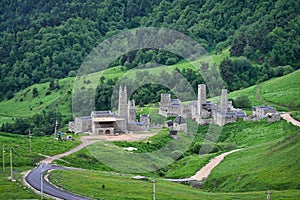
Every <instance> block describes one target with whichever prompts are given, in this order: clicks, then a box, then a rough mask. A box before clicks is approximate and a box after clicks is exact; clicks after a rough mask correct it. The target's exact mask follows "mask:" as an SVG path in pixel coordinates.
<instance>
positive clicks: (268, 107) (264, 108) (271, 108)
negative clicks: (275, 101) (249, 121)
mask: <svg viewBox="0 0 300 200" xmlns="http://www.w3.org/2000/svg"><path fill="white" fill-rule="evenodd" d="M253 108H260V109H263V110H275V108H273V107H271V106H253Z"/></svg>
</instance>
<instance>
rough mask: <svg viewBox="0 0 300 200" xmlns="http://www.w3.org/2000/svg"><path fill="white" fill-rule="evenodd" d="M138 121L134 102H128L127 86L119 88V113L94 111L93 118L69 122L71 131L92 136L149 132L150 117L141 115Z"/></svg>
mask: <svg viewBox="0 0 300 200" xmlns="http://www.w3.org/2000/svg"><path fill="white" fill-rule="evenodd" d="M140 119H141V121H140V122H138V121H137V120H136V108H135V102H134V100H132V101H130V100H129V101H128V99H127V88H126V86H124V87H122V86H120V88H119V104H118V113H113V112H112V111H92V112H91V116H85V117H76V118H75V120H74V121H71V122H69V131H73V132H75V133H84V132H87V133H90V134H91V135H118V134H121V133H128V131H147V130H148V129H149V127H150V116H149V115H141V116H140Z"/></svg>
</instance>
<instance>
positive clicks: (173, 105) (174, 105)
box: [170, 103, 180, 107]
mask: <svg viewBox="0 0 300 200" xmlns="http://www.w3.org/2000/svg"><path fill="white" fill-rule="evenodd" d="M170 106H171V107H180V104H176V103H173V104H171V105H170Z"/></svg>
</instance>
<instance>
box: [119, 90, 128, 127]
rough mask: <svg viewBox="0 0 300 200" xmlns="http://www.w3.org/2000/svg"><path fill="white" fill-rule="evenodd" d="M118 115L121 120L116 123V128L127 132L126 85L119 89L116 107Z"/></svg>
mask: <svg viewBox="0 0 300 200" xmlns="http://www.w3.org/2000/svg"><path fill="white" fill-rule="evenodd" d="M118 115H119V117H120V118H122V119H123V120H122V121H120V122H118V126H119V127H120V128H121V129H122V131H123V132H127V123H128V99H127V88H126V85H125V86H124V87H122V86H121V85H120V88H119V106H118Z"/></svg>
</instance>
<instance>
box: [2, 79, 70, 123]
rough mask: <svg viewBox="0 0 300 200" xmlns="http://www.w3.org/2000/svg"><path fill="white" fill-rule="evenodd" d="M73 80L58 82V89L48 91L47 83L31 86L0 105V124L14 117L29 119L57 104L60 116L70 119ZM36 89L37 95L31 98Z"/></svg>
mask: <svg viewBox="0 0 300 200" xmlns="http://www.w3.org/2000/svg"><path fill="white" fill-rule="evenodd" d="M73 83H74V78H66V79H62V80H59V89H53V90H50V89H49V84H50V83H49V82H47V83H43V84H35V85H32V86H30V87H28V88H26V89H24V90H22V91H20V92H18V93H16V94H15V95H14V97H13V98H12V99H10V100H4V101H2V102H1V103H0V123H2V122H10V121H12V120H13V119H14V118H16V117H30V116H32V115H34V114H36V113H41V111H42V110H44V109H47V108H49V107H50V106H54V105H55V104H56V103H58V106H59V109H60V111H61V113H62V115H63V116H64V117H65V118H66V117H68V118H70V115H71V94H72V90H73ZM34 88H36V90H37V91H38V95H37V96H36V97H34V96H33V90H34Z"/></svg>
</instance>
